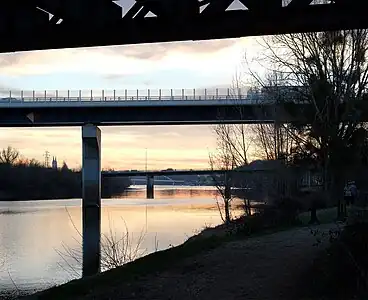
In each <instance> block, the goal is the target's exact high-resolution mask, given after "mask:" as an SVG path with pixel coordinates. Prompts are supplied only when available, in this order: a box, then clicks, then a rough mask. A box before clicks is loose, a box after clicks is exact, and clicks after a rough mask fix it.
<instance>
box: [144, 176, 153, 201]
mask: <svg viewBox="0 0 368 300" xmlns="http://www.w3.org/2000/svg"><path fill="white" fill-rule="evenodd" d="M146 193H147V199H154V198H155V192H154V176H153V175H147V187H146Z"/></svg>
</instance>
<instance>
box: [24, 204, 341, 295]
mask: <svg viewBox="0 0 368 300" xmlns="http://www.w3.org/2000/svg"><path fill="white" fill-rule="evenodd" d="M299 217H300V220H301V221H302V226H303V225H306V224H308V221H309V213H302V214H301V215H300V216H299ZM318 217H319V218H320V221H321V223H329V222H333V220H334V218H335V217H336V208H330V209H324V210H320V211H319V212H318ZM295 227H296V226H283V227H276V228H271V229H267V230H262V231H260V232H258V233H255V234H252V235H251V236H248V237H247V236H245V235H241V234H240V235H239V234H238V235H236V234H234V235H225V236H216V235H212V236H207V237H203V238H194V239H190V240H188V241H186V242H185V243H183V244H182V245H179V246H177V247H172V248H169V249H166V250H163V251H158V252H154V253H152V254H149V255H147V256H144V257H142V258H139V259H137V260H135V261H133V262H130V263H127V264H125V265H123V266H121V267H118V268H115V269H112V270H109V271H106V272H103V273H101V274H98V275H96V276H92V277H89V278H82V279H78V280H73V281H70V282H68V283H66V284H63V285H60V286H56V287H53V288H50V289H48V290H45V291H42V292H39V293H36V294H34V295H31V296H28V297H26V298H25V299H30V300H31V299H41V300H42V299H53V300H54V299H55V300H56V299H73V298H75V297H83V296H84V295H88V294H91V293H93V291H94V289H95V288H104V287H109V286H116V285H118V284H121V283H122V282H129V281H133V280H135V279H137V278H138V277H140V276H143V275H147V274H149V273H155V272H160V271H164V270H166V269H168V268H171V267H173V266H175V265H178V264H179V263H180V262H181V261H183V260H185V259H187V258H189V257H193V256H194V255H197V254H200V253H203V252H207V251H210V250H212V249H215V248H217V247H219V246H221V245H223V244H225V243H227V242H230V241H234V240H239V239H242V238H252V237H258V236H262V235H266V234H272V233H275V232H279V231H284V230H290V229H292V228H295Z"/></svg>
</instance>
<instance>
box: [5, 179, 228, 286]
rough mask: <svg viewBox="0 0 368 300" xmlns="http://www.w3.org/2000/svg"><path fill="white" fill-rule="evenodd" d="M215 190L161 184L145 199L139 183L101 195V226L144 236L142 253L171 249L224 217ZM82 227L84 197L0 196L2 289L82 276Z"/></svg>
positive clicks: (119, 233) (135, 238)
mask: <svg viewBox="0 0 368 300" xmlns="http://www.w3.org/2000/svg"><path fill="white" fill-rule="evenodd" d="M216 195H217V191H216V190H215V189H214V188H211V187H173V186H170V187H166V186H158V187H155V199H145V189H144V187H140V186H134V187H131V188H130V189H128V191H127V192H126V193H124V195H122V196H121V197H119V198H116V199H106V200H102V203H103V206H102V232H103V233H104V234H105V235H107V236H111V235H115V234H116V235H117V237H118V238H119V237H121V236H122V235H123V234H125V233H126V232H129V239H130V243H131V244H132V245H136V244H137V243H138V240H139V239H140V238H141V237H142V236H143V238H141V243H140V247H139V252H140V253H143V252H144V253H150V252H153V251H155V250H156V249H157V250H162V249H166V248H168V247H170V246H171V245H172V246H175V245H178V244H181V243H183V242H184V241H185V240H186V239H187V238H188V237H190V236H192V235H193V234H195V233H196V232H198V231H200V230H201V229H203V228H204V227H205V226H214V225H217V224H220V223H221V218H220V215H219V212H218V210H217V206H216ZM80 229H81V200H80V199H72V200H43V201H19V202H0V260H1V261H0V291H1V290H8V289H14V284H16V286H17V287H18V288H19V289H22V290H34V289H35V290H39V289H44V288H47V287H49V286H52V285H55V284H60V283H63V282H66V281H68V280H70V279H73V278H76V277H78V276H80V264H79V263H78V262H77V260H79V259H80V254H79V252H80V250H81V244H80V242H81V238H80V235H79V232H80ZM68 251H73V253H74V254H72V255H70V254H68ZM75 251H77V252H75Z"/></svg>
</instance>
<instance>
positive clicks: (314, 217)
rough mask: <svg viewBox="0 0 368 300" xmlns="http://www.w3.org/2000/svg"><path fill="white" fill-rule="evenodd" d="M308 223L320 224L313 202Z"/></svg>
mask: <svg viewBox="0 0 368 300" xmlns="http://www.w3.org/2000/svg"><path fill="white" fill-rule="evenodd" d="M309 224H310V225H315V224H317V225H319V224H320V222H319V220H318V217H317V208H316V206H315V205H314V204H313V205H312V207H311V218H310V221H309Z"/></svg>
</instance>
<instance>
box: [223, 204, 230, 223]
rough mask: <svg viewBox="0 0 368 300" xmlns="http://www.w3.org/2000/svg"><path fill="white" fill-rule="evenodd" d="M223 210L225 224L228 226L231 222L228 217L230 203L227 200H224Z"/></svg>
mask: <svg viewBox="0 0 368 300" xmlns="http://www.w3.org/2000/svg"><path fill="white" fill-rule="evenodd" d="M224 200H225V201H224V204H225V205H224V206H225V207H224V209H225V223H227V224H229V223H230V222H231V216H230V201H229V199H224Z"/></svg>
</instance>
